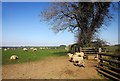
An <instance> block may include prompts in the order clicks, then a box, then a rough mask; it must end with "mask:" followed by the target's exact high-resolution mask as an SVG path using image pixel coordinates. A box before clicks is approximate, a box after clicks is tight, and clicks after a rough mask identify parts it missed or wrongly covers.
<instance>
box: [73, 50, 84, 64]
mask: <svg viewBox="0 0 120 81" xmlns="http://www.w3.org/2000/svg"><path fill="white" fill-rule="evenodd" d="M83 56H84V53H83V52H80V53H78V52H77V53H75V54H74V55H73V56H72V61H73V64H74V65H79V66H85V63H84V59H83Z"/></svg>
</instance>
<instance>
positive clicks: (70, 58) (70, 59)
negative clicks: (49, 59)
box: [67, 53, 73, 62]
mask: <svg viewBox="0 0 120 81" xmlns="http://www.w3.org/2000/svg"><path fill="white" fill-rule="evenodd" d="M67 55H68V56H69V61H70V62H71V61H72V57H73V54H71V53H68V54H67Z"/></svg>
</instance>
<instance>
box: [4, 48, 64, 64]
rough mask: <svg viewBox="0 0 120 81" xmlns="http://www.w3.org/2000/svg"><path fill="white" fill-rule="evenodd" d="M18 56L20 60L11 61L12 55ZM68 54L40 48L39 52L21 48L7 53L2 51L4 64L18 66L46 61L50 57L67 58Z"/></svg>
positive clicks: (62, 50)
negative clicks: (18, 64)
mask: <svg viewBox="0 0 120 81" xmlns="http://www.w3.org/2000/svg"><path fill="white" fill-rule="evenodd" d="M14 54H15V55H17V56H18V57H19V59H17V60H10V56H11V55H14ZM65 55H66V52H65V50H64V49H60V48H58V49H44V50H40V49H39V48H38V50H37V51H32V50H30V49H29V50H28V51H23V50H22V49H21V48H18V49H16V50H12V49H10V50H7V51H4V50H3V51H2V64H3V65H6V64H17V63H24V62H32V61H37V60H41V59H44V58H46V57H49V56H59V57H60V56H65Z"/></svg>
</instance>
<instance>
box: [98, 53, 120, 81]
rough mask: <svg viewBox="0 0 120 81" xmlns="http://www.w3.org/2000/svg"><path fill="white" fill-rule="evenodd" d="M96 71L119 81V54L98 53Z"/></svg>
mask: <svg viewBox="0 0 120 81" xmlns="http://www.w3.org/2000/svg"><path fill="white" fill-rule="evenodd" d="M98 57H99V60H100V62H99V63H98V72H99V73H101V74H103V75H105V76H107V77H109V78H111V79H114V80H118V81H120V54H105V53H98Z"/></svg>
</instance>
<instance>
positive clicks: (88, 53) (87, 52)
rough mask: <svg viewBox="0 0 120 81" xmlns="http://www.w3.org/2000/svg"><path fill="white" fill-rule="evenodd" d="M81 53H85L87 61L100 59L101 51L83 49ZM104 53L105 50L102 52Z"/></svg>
mask: <svg viewBox="0 0 120 81" xmlns="http://www.w3.org/2000/svg"><path fill="white" fill-rule="evenodd" d="M81 51H82V52H84V54H85V58H86V59H95V58H97V57H98V55H97V54H98V53H99V49H96V48H81ZM101 52H102V53H106V51H105V50H104V49H102V50H101Z"/></svg>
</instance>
